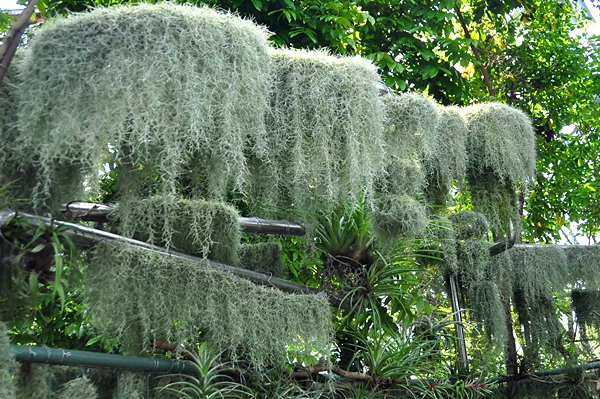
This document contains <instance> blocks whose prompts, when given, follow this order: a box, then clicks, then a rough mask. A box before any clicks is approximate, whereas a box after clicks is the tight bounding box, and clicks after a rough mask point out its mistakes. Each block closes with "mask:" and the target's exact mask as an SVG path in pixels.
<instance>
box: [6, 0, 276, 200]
mask: <svg viewBox="0 0 600 399" xmlns="http://www.w3.org/2000/svg"><path fill="white" fill-rule="evenodd" d="M267 35H268V34H267V32H266V30H264V29H263V28H261V27H259V26H257V25H255V24H253V23H252V22H251V21H245V20H242V19H241V18H239V17H236V16H232V15H229V14H226V13H221V12H217V11H215V10H213V9H210V8H205V7H193V6H183V5H175V4H173V3H162V4H157V5H149V4H138V5H135V6H117V7H110V8H101V9H95V10H94V11H92V12H89V13H81V14H77V15H72V16H69V17H68V18H59V19H55V20H53V21H52V22H51V23H49V24H45V25H44V27H43V28H41V29H40V30H39V32H37V33H36V38H35V40H33V41H32V43H31V45H30V48H29V49H28V51H27V52H26V55H25V57H24V60H23V62H22V63H21V65H20V71H21V74H20V78H21V81H22V82H23V84H21V85H20V86H19V93H20V101H19V109H20V112H19V127H20V130H21V132H22V137H21V138H20V140H18V141H17V142H15V146H16V148H17V150H18V152H19V155H20V156H23V157H25V159H30V158H32V157H35V158H36V164H37V166H38V167H39V176H38V179H39V181H40V186H39V187H36V188H35V193H34V196H36V198H37V202H38V205H39V204H40V203H41V202H43V201H44V200H45V199H46V198H47V197H48V196H49V195H50V194H52V189H53V187H54V186H56V185H57V184H59V183H60V179H61V177H62V176H65V175H68V176H69V177H70V178H72V179H74V183H73V186H74V187H77V188H79V191H80V195H79V196H73V195H74V194H73V193H71V194H70V195H71V196H72V197H71V198H69V200H73V199H79V198H85V196H84V195H85V193H84V192H83V189H84V185H83V181H82V179H83V180H85V179H88V180H89V182H87V184H89V185H91V187H92V188H94V187H95V186H96V184H97V180H98V179H97V176H98V173H97V169H98V165H100V164H101V163H102V162H103V161H105V160H106V159H107V158H108V159H110V160H111V161H114V162H116V163H117V164H120V163H121V161H122V160H123V162H124V165H123V167H124V169H125V170H129V171H133V170H140V169H142V170H145V171H148V172H149V173H151V174H153V175H154V176H155V182H156V186H157V188H156V190H157V192H160V193H165V194H166V193H175V192H176V191H177V190H178V180H179V179H180V178H181V177H182V176H184V175H185V174H187V173H188V172H189V173H191V174H192V175H194V176H195V178H196V179H199V180H204V181H205V183H206V184H205V185H203V186H202V187H203V194H204V195H205V197H208V198H214V199H222V198H223V197H224V196H225V194H226V191H227V189H238V190H242V191H243V189H244V188H245V187H246V186H247V184H248V178H249V176H248V170H247V165H246V158H245V154H244V152H245V151H248V152H250V153H256V154H259V155H262V150H260V149H259V147H264V139H265V128H264V115H265V112H266V111H267V109H268V100H267V98H268V93H269V57H268V55H267V47H268V45H267ZM40 87H43V90H40V89H39V88H40ZM31 149H33V152H32V153H28V151H30V150H31ZM255 150H256V151H255ZM131 176H133V177H135V176H136V175H135V173H133V174H131ZM145 189H147V187H145ZM121 194H122V195H132V196H134V197H138V198H139V197H144V196H146V195H148V194H147V192H145V191H144V190H142V193H141V194H140V193H139V192H138V193H135V192H133V193H132V192H125V193H121ZM53 200H54V198H53Z"/></svg>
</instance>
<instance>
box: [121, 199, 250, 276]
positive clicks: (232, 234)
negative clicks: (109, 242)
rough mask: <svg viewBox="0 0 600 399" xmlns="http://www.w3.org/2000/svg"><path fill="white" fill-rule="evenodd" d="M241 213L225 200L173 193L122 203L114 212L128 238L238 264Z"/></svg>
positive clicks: (122, 232)
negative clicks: (185, 196) (183, 196)
mask: <svg viewBox="0 0 600 399" xmlns="http://www.w3.org/2000/svg"><path fill="white" fill-rule="evenodd" d="M238 216H239V214H238V212H237V210H236V209H235V208H233V207H232V206H230V205H227V204H224V203H220V202H212V201H205V200H191V199H190V200H184V199H180V198H177V197H175V196H172V195H155V196H152V197H149V198H146V199H142V200H137V201H134V200H131V201H127V202H123V203H120V204H119V205H118V207H116V208H115V210H114V212H113V213H112V217H113V218H115V219H116V221H117V223H118V231H119V232H120V234H122V235H124V236H126V237H132V238H137V239H140V240H142V241H146V242H149V243H151V244H154V245H159V246H164V247H166V248H171V249H174V250H177V251H180V252H184V253H187V254H189V255H195V256H199V257H206V258H209V259H212V260H215V261H218V262H222V263H226V264H230V265H236V264H237V263H238V248H239V243H240V239H241V231H240V225H239V222H238Z"/></svg>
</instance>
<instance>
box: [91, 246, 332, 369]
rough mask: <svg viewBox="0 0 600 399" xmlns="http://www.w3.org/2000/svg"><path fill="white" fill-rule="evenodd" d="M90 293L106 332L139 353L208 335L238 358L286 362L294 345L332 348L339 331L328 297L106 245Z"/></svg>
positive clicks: (95, 262)
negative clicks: (292, 291) (333, 322)
mask: <svg viewBox="0 0 600 399" xmlns="http://www.w3.org/2000/svg"><path fill="white" fill-rule="evenodd" d="M88 280H89V284H88V287H87V289H86V293H85V297H86V303H87V304H88V306H89V308H90V311H91V312H92V314H93V315H94V316H95V317H96V318H97V320H98V322H99V325H100V329H101V332H102V333H103V334H105V335H107V336H111V337H117V338H118V340H119V342H120V343H122V344H123V346H124V348H125V349H126V350H128V351H129V352H130V353H131V352H140V351H142V350H144V349H146V350H149V349H151V344H152V342H153V341H154V340H155V339H159V340H163V341H168V342H174V343H182V344H187V345H194V344H195V343H196V342H197V340H198V337H199V335H198V334H199V332H201V333H202V335H203V337H205V338H206V340H208V341H209V342H211V343H212V344H213V345H214V348H215V350H218V351H225V352H227V354H228V355H229V356H230V358H231V359H234V360H237V359H243V360H248V361H250V362H252V363H253V364H256V365H265V364H281V363H284V362H285V361H286V347H287V346H288V345H294V346H295V347H298V348H299V349H298V350H299V351H304V353H307V354H308V353H310V352H311V351H315V350H318V351H324V353H327V351H328V350H329V347H330V339H331V332H332V325H331V317H330V309H329V302H328V300H327V298H326V297H321V296H315V295H301V294H286V293H283V292H281V291H279V290H276V289H273V288H269V287H264V286H257V285H254V284H252V283H251V282H249V281H247V280H243V279H240V278H237V277H234V276H233V275H231V274H229V273H226V272H222V271H216V270H214V269H211V268H208V267H200V266H198V265H196V264H192V263H189V262H185V261H182V260H178V259H175V258H171V257H168V256H161V255H157V254H152V253H148V252H147V251H143V250H140V249H135V248H132V247H130V246H128V245H127V244H124V243H118V242H117V243H110V244H108V243H107V244H103V245H101V246H100V247H99V248H98V249H97V250H96V254H95V256H94V258H93V260H92V262H91V264H90V266H89V269H88Z"/></svg>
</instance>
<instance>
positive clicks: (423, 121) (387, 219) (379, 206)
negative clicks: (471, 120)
mask: <svg viewBox="0 0 600 399" xmlns="http://www.w3.org/2000/svg"><path fill="white" fill-rule="evenodd" d="M384 105H385V111H386V114H387V119H386V126H385V129H384V133H385V140H386V143H387V145H388V148H387V150H388V155H387V156H386V163H385V164H384V169H383V170H382V171H381V172H380V173H379V174H378V176H377V179H376V184H375V198H374V200H373V205H372V210H371V213H370V217H371V220H372V222H373V228H374V231H375V233H376V234H378V235H379V236H380V237H381V238H384V239H386V240H390V239H394V238H396V237H398V236H406V237H416V236H420V235H422V234H423V233H424V232H425V229H426V227H427V211H426V209H425V206H424V205H423V204H422V203H421V202H420V199H421V198H420V197H422V194H423V189H424V187H425V183H426V181H425V171H424V170H423V160H424V159H426V158H429V157H431V156H432V154H433V151H434V148H435V146H436V144H435V139H436V137H435V134H434V131H435V127H436V126H437V121H438V114H437V111H436V106H435V103H434V102H433V101H432V100H430V99H428V98H426V97H424V96H422V95H420V94H402V95H391V96H387V97H385V98H384Z"/></svg>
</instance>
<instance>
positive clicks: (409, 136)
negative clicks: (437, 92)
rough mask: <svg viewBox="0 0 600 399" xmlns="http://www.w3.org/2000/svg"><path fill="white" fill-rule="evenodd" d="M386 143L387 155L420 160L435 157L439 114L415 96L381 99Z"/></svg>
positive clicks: (433, 107) (427, 101) (434, 107)
mask: <svg viewBox="0 0 600 399" xmlns="http://www.w3.org/2000/svg"><path fill="white" fill-rule="evenodd" d="M384 105H385V112H386V125H385V140H386V143H387V145H388V146H389V152H390V154H392V155H395V156H397V157H399V158H403V159H412V158H415V157H416V159H417V160H419V161H422V160H424V159H426V158H431V157H432V156H435V155H436V154H435V150H436V147H437V135H436V134H435V131H436V129H437V127H438V120H439V115H438V111H437V106H436V103H435V102H434V101H433V100H431V99H429V98H427V97H425V96H423V95H422V94H417V93H404V94H399V95H390V96H386V97H384Z"/></svg>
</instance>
